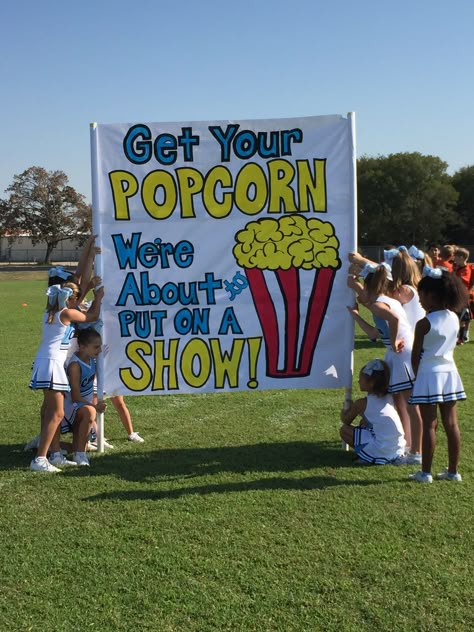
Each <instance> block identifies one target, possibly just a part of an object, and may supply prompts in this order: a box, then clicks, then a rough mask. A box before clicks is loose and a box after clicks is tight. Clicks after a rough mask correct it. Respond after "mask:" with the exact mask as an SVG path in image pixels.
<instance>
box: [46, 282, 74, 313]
mask: <svg viewBox="0 0 474 632" xmlns="http://www.w3.org/2000/svg"><path fill="white" fill-rule="evenodd" d="M72 293H73V291H72V289H71V288H70V287H61V286H60V285H51V286H50V287H49V288H48V289H47V290H46V296H47V297H48V304H49V305H51V307H53V306H54V305H55V304H56V303H57V304H58V307H59V309H64V308H65V307H66V303H67V300H68V298H69V297H70V296H71V294H72Z"/></svg>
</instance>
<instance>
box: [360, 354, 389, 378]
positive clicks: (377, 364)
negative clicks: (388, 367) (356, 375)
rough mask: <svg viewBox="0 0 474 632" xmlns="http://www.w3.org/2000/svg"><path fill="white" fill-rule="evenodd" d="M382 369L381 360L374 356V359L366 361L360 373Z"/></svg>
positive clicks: (370, 373) (370, 372)
mask: <svg viewBox="0 0 474 632" xmlns="http://www.w3.org/2000/svg"><path fill="white" fill-rule="evenodd" d="M383 370H384V365H383V362H382V360H379V359H378V358H376V359H375V360H370V362H367V364H366V365H365V366H364V368H363V369H362V373H363V374H364V375H372V373H373V372H374V371H383Z"/></svg>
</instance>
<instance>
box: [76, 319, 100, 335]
mask: <svg viewBox="0 0 474 632" xmlns="http://www.w3.org/2000/svg"><path fill="white" fill-rule="evenodd" d="M78 327H79V329H88V328H89V327H91V328H92V329H95V331H96V332H97V333H98V334H102V329H103V327H104V322H103V321H102V320H101V319H100V318H99V320H94V321H93V322H91V323H79V325H78Z"/></svg>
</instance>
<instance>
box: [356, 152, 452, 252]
mask: <svg viewBox="0 0 474 632" xmlns="http://www.w3.org/2000/svg"><path fill="white" fill-rule="evenodd" d="M446 169H447V164H446V163H445V162H443V161H442V160H441V159H440V158H438V157H436V156H424V155H422V154H420V153H418V152H413V153H408V152H404V153H397V154H389V155H388V156H377V157H368V156H363V157H362V158H360V160H359V161H358V177H357V181H358V207H359V239H360V243H362V244H381V245H382V244H395V245H397V244H406V245H408V246H409V245H411V244H415V245H417V246H424V245H426V244H427V243H429V242H432V241H441V242H448V241H449V239H448V234H447V229H448V226H449V225H450V224H453V223H454V221H455V217H456V216H455V213H454V210H453V209H454V208H455V205H456V200H457V197H458V194H457V192H456V190H455V189H454V187H453V185H452V184H451V178H450V176H449V175H448V174H447V172H446Z"/></svg>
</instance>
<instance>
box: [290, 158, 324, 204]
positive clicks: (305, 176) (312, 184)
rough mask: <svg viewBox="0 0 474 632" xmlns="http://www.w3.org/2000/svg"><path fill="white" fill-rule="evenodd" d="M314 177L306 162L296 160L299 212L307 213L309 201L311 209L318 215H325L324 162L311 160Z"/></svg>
mask: <svg viewBox="0 0 474 632" xmlns="http://www.w3.org/2000/svg"><path fill="white" fill-rule="evenodd" d="M313 167H314V175H312V174H311V169H310V166H309V161H308V160H297V161H296V168H297V169H298V198H299V206H298V209H299V210H300V211H309V210H310V208H309V206H310V205H309V200H310V199H311V200H312V202H313V204H312V208H313V209H314V210H315V211H316V212H319V213H326V211H327V198H326V160H319V159H317V158H315V159H314V160H313Z"/></svg>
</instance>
